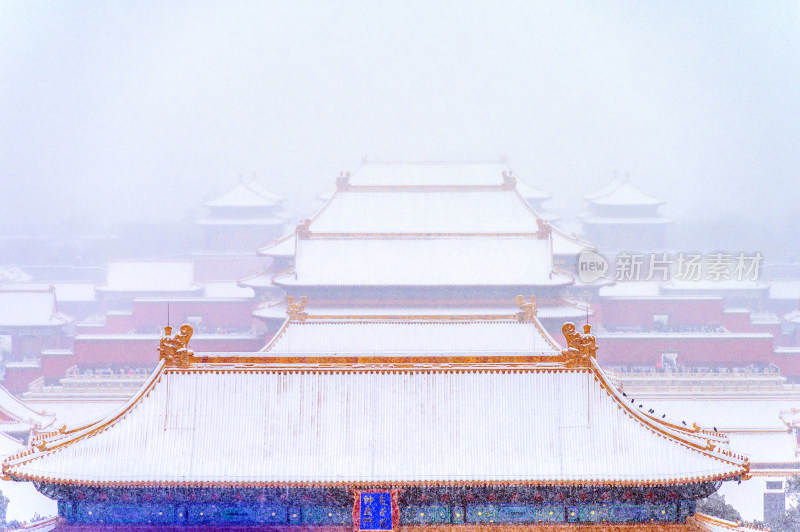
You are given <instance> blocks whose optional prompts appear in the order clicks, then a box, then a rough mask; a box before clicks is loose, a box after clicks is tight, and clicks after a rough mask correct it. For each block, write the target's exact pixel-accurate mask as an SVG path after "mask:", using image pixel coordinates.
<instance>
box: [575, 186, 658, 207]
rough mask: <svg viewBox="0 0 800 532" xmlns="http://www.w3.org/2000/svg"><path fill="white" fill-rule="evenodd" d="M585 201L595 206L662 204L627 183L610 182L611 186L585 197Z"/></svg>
mask: <svg viewBox="0 0 800 532" xmlns="http://www.w3.org/2000/svg"><path fill="white" fill-rule="evenodd" d="M585 199H586V200H588V201H589V202H590V203H594V204H595V205H604V206H612V205H613V206H649V205H652V206H656V205H661V204H663V203H664V202H663V201H662V200H660V199H657V198H654V197H652V196H648V195H647V194H645V193H644V192H642V191H640V190H639V189H637V188H636V187H634V186H633V185H631V183H630V182H629V181H622V182H612V185H611V186H609V187H607V188H604V189H601V190H600V191H598V192H597V193H595V194H591V195H589V196H585Z"/></svg>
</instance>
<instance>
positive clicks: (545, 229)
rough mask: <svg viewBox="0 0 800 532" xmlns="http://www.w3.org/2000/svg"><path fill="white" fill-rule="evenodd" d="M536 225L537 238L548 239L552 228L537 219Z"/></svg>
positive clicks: (544, 221) (545, 221)
mask: <svg viewBox="0 0 800 532" xmlns="http://www.w3.org/2000/svg"><path fill="white" fill-rule="evenodd" d="M536 225H537V227H538V228H539V230H538V231H537V233H538V236H539V238H548V237H549V236H550V233H552V232H553V226H552V225H550V224H549V223H547V220H543V219H541V218H537V219H536Z"/></svg>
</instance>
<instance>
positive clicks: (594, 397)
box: [4, 364, 744, 485]
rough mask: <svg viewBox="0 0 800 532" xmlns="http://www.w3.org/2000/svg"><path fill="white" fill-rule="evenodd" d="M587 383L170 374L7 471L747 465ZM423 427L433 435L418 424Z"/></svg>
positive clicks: (552, 476) (280, 474)
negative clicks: (693, 442) (691, 441)
mask: <svg viewBox="0 0 800 532" xmlns="http://www.w3.org/2000/svg"><path fill="white" fill-rule="evenodd" d="M592 375H593V373H592V370H590V369H584V370H549V371H544V370H539V369H533V368H527V369H526V368H524V367H518V368H502V367H498V368H487V369H482V370H477V371H472V370H471V371H460V370H457V369H456V370H454V369H452V368H444V369H442V370H436V369H434V368H431V367H430V366H429V365H426V366H424V367H418V368H417V367H412V366H408V367H404V368H403V369H386V368H383V369H382V367H381V366H374V367H372V366H369V367H365V366H354V367H351V368H349V369H347V370H344V371H343V370H338V369H335V368H329V369H314V368H313V367H309V366H305V367H302V368H287V367H286V366H285V365H283V366H281V365H252V364H249V365H243V366H236V365H227V364H221V365H215V364H200V365H195V366H194V367H192V368H189V369H186V370H182V369H179V368H167V369H164V368H163V367H162V368H161V369H159V370H158V371H157V373H156V374H155V375H154V378H153V379H151V381H150V382H149V383H148V384H147V385H146V386H145V388H143V390H142V392H140V394H138V396H137V398H136V399H135V400H134V401H133V402H132V404H131V406H130V407H126V408H123V409H122V410H120V411H119V413H118V414H115V415H114V416H113V417H109V418H108V421H107V422H105V423H101V424H97V425H94V426H91V427H88V428H86V429H84V430H78V431H77V432H75V433H73V434H70V435H69V436H67V437H65V438H61V439H59V440H58V441H59V447H58V448H55V449H52V450H44V451H42V450H38V449H36V448H32V449H31V454H29V455H27V456H24V457H21V458H18V459H13V460H8V461H6V463H5V469H4V470H5V472H6V473H7V474H9V475H12V476H15V477H17V478H29V479H47V480H48V481H55V482H64V481H75V482H92V483H110V484H115V483H120V482H132V481H143V482H155V483H162V484H166V485H185V484H186V483H188V482H199V483H207V484H211V483H219V482H223V483H229V484H233V483H237V482H250V483H255V484H267V483H277V484H287V483H294V482H309V483H313V484H329V483H344V484H360V485H363V484H364V483H369V482H390V483H405V482H451V481H466V482H537V481H538V482H555V481H560V482H567V483H585V482H591V481H598V482H606V483H607V482H620V483H632V484H640V483H646V482H652V483H664V482H670V481H680V482H686V481H687V480H695V481H698V480H703V481H705V480H714V479H721V478H731V477H735V476H737V475H740V474H742V473H743V471H744V469H743V466H742V465H741V461H738V459H735V458H731V459H727V458H725V457H723V456H721V455H719V454H715V453H713V452H711V451H702V450H699V449H698V448H697V447H691V446H690V445H688V444H685V443H681V442H679V441H677V440H676V439H674V438H673V437H672V436H667V435H666V434H668V433H666V432H662V431H661V429H658V428H656V426H655V425H651V424H648V423H646V422H645V421H644V420H642V418H640V417H635V416H633V415H632V414H631V413H629V412H628V411H627V410H626V408H625V407H623V406H622V405H621V404H620V403H619V402H618V400H617V399H616V397H615V396H614V395H612V393H611V392H610V391H609V390H608V388H604V387H603V386H602V385H601V383H600V382H598V379H596V378H592ZM194 412H201V413H202V415H194V414H193V413H194ZM265 412H268V413H269V415H264V413H265ZM510 413H513V415H510ZM423 425H424V426H426V427H435V430H413V428H414V427H421V426H423ZM409 428H411V429H412V430H409ZM698 447H699V446H698ZM187 449H191V451H190V452H187ZM487 449H491V451H492V452H487ZM223 450H224V451H223ZM216 485H219V484H216Z"/></svg>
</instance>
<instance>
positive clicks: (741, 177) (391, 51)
mask: <svg viewBox="0 0 800 532" xmlns="http://www.w3.org/2000/svg"><path fill="white" fill-rule="evenodd" d="M498 154H505V155H506V156H507V157H508V159H509V162H510V163H511V165H512V166H513V168H514V169H515V172H516V173H517V175H519V176H521V177H522V178H524V179H526V180H527V181H528V182H529V183H530V184H532V185H534V186H537V187H539V188H543V189H546V190H548V191H550V192H552V193H554V194H555V195H556V196H557V197H558V198H560V199H562V200H564V201H567V202H569V201H571V200H574V199H575V198H579V197H580V196H581V195H583V194H584V193H586V192H588V191H591V190H592V189H595V188H598V187H599V186H601V185H603V184H605V183H606V182H607V181H608V180H610V179H611V178H612V177H613V175H614V172H615V171H618V172H620V174H624V173H626V172H628V173H630V175H631V179H632V180H633V181H634V183H635V184H637V185H638V186H639V187H640V188H642V189H643V190H644V191H646V192H649V193H651V194H655V195H660V196H661V197H663V198H664V199H666V200H667V201H668V206H667V214H671V215H673V216H678V217H680V216H693V217H703V216H723V215H727V214H730V213H734V212H736V211H738V210H740V209H747V210H748V211H751V213H752V212H754V211H758V213H759V214H758V215H759V216H763V217H765V218H769V217H771V216H774V217H776V220H778V223H780V219H781V217H787V216H790V215H793V216H796V206H797V205H798V203H799V202H800V190H798V186H797V181H798V178H800V2H796V1H794V2H764V1H759V2H741V1H736V2H663V1H653V2H642V1H635V2H634V1H632V2H625V3H615V2H531V1H525V2H522V1H518V2H511V1H508V2H475V3H471V2H466V1H463V0H459V1H452V2H431V1H424V2H408V1H405V2H355V3H351V2H311V1H307V2H286V1H280V2H274V3H271V2H269V3H268V2H220V3H216V4H212V3H204V2H185V3H184V2H146V1H135V2H133V1H132V2H100V1H96V2H66V1H59V2H55V1H53V2H39V3H35V2H21V1H20V2H18V1H0V183H1V184H2V193H1V194H0V224H1V225H0V227H2V228H3V230H0V233H8V232H14V231H17V232H18V231H24V230H26V228H33V227H41V226H54V225H58V224H61V223H63V222H64V221H74V220H81V219H84V220H92V221H96V222H97V223H98V224H99V225H103V224H107V223H112V222H114V221H120V220H131V219H136V218H144V219H149V220H162V219H165V220H170V219H186V218H189V217H193V216H195V215H196V214H197V213H198V212H200V208H199V205H200V203H201V202H202V200H203V199H208V198H209V197H210V196H213V195H214V194H215V193H219V192H222V191H224V190H225V189H226V188H229V187H230V186H232V185H233V184H234V183H235V181H236V180H237V179H238V177H239V175H240V174H244V175H246V176H250V175H252V174H253V172H256V175H257V176H258V177H259V178H260V180H261V181H262V182H263V183H265V184H267V185H268V186H270V187H271V188H272V189H274V190H275V191H276V192H279V193H281V194H284V195H286V196H289V197H291V198H294V199H293V200H292V203H291V205H290V206H292V207H295V208H299V207H300V206H303V205H308V204H310V202H311V200H312V199H313V198H314V197H315V196H316V195H317V194H318V193H320V192H322V191H324V190H326V189H329V188H332V185H333V181H334V178H335V176H336V175H337V174H338V172H339V171H340V170H343V169H349V170H354V169H355V168H356V167H357V166H358V163H359V161H360V160H361V157H362V156H363V155H368V156H369V157H370V158H373V159H393V160H394V159H486V158H495V157H496V156H497V155H498Z"/></svg>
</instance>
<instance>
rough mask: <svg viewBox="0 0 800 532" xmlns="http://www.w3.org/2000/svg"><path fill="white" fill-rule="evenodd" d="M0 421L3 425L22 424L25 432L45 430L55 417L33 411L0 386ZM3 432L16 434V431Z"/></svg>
mask: <svg viewBox="0 0 800 532" xmlns="http://www.w3.org/2000/svg"><path fill="white" fill-rule="evenodd" d="M0 421H1V422H2V423H5V424H9V423H17V424H22V425H24V426H25V427H27V429H26V430H31V429H33V428H36V429H46V428H48V427H49V426H50V425H52V424H53V422H54V421H55V416H52V415H50V414H46V413H44V412H37V411H35V410H33V409H32V408H30V407H28V406H27V405H25V404H23V403H22V402H21V401H20V400H19V399H17V398H16V397H14V396H13V395H12V394H11V393H10V392H9V391H8V390H6V389H5V388H4V387H3V386H0ZM9 426H10V425H9ZM4 432H17V430H16V429H15V430H14V431H10V430H6V431H4Z"/></svg>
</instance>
